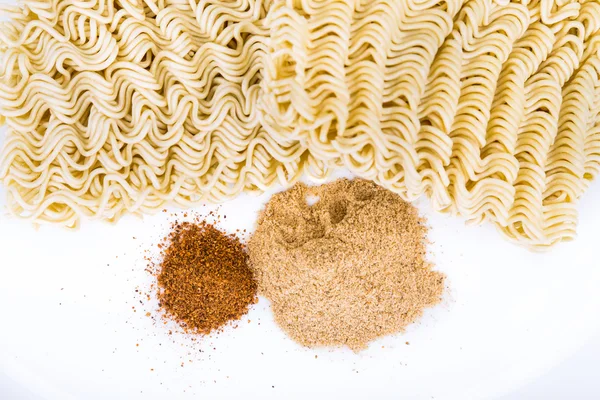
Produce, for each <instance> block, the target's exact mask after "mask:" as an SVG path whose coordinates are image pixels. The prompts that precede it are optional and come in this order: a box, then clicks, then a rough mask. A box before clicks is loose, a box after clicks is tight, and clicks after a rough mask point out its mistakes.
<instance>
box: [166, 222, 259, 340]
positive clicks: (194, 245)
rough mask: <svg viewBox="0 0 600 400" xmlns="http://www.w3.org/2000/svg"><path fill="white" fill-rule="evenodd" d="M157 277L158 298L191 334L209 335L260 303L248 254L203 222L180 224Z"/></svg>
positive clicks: (224, 235) (226, 236)
mask: <svg viewBox="0 0 600 400" xmlns="http://www.w3.org/2000/svg"><path fill="white" fill-rule="evenodd" d="M172 228H173V230H172V232H171V234H170V235H169V237H168V240H169V242H170V244H169V246H168V247H167V249H166V250H165V252H164V258H163V261H162V263H161V265H160V272H159V274H158V287H159V292H158V300H159V303H160V307H161V308H162V309H163V310H164V311H165V313H166V314H167V316H169V317H171V318H173V319H174V320H175V321H177V322H178V323H179V324H180V325H181V326H182V327H183V328H184V329H185V330H186V331H187V332H189V333H198V334H209V333H210V332H211V331H213V330H216V329H219V328H221V327H222V326H224V325H225V324H226V323H227V322H229V321H232V320H237V319H239V318H240V317H242V316H243V315H244V314H246V313H247V312H248V309H249V306H250V305H251V304H253V303H255V302H256V301H257V297H256V291H257V285H256V281H255V280H254V277H253V275H252V270H251V269H250V268H249V266H248V255H247V253H246V252H245V249H244V246H243V245H242V243H241V242H240V240H239V239H238V238H237V237H236V236H235V235H227V234H225V233H224V232H221V231H220V230H219V229H217V228H216V227H214V226H213V225H211V224H209V223H206V222H201V223H198V224H193V223H189V222H183V223H175V224H174V225H173V227H172Z"/></svg>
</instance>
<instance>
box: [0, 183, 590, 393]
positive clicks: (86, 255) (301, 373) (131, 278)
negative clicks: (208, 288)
mask: <svg viewBox="0 0 600 400" xmlns="http://www.w3.org/2000/svg"><path fill="white" fill-rule="evenodd" d="M0 196H3V193H0ZM0 198H3V197H0ZM267 199H268V195H264V196H261V197H260V198H252V197H248V196H243V197H240V198H238V199H237V200H235V201H232V202H230V203H227V204H225V205H224V206H223V207H222V208H221V214H226V215H227V220H226V221H227V222H226V223H225V227H226V228H228V229H236V228H242V229H243V228H246V229H251V228H252V226H253V224H254V220H255V216H256V213H257V211H258V210H259V209H260V207H261V205H262V204H263V203H264V201H266V200H267ZM599 200H600V185H597V184H596V185H594V186H593V187H592V189H591V190H590V192H588V193H587V194H586V195H585V196H584V198H583V200H582V202H581V203H580V211H581V223H580V227H579V234H580V235H579V238H578V239H577V240H576V241H574V242H572V243H565V244H562V245H559V246H558V247H557V248H555V249H554V250H553V251H552V252H549V253H545V254H535V253H531V252H528V251H527V250H524V249H521V248H519V247H517V246H515V245H512V244H509V243H507V242H505V241H504V240H502V239H501V238H500V236H499V235H498V234H497V233H496V232H495V230H494V229H493V228H492V227H491V226H489V225H486V226H483V227H465V226H464V224H463V221H462V220H461V219H459V218H453V217H449V216H443V215H438V214H435V213H431V212H430V210H429V208H428V207H427V204H426V201H422V202H421V203H420V204H419V206H420V208H421V210H422V211H423V213H424V214H425V215H427V216H428V218H429V221H430V224H431V226H432V230H431V234H430V237H431V239H432V240H433V241H434V244H433V245H432V247H431V250H432V254H433V256H432V258H433V259H434V261H435V263H436V264H437V266H438V268H439V269H440V270H442V271H444V272H445V273H446V274H447V275H448V281H447V283H448V288H449V289H448V292H447V294H446V298H445V301H444V303H443V304H442V305H440V306H438V307H436V308H434V309H432V310H430V311H428V312H427V314H426V316H425V317H424V318H423V319H422V321H421V322H419V323H417V324H415V325H414V326H412V327H411V328H410V329H409V331H408V332H407V333H406V334H404V335H398V336H395V337H388V338H384V339H382V340H379V341H377V342H375V343H373V344H372V346H371V347H370V348H369V349H368V350H366V351H364V352H362V353H360V354H354V353H352V352H350V351H348V350H330V349H320V350H309V349H303V348H300V347H299V346H297V345H296V344H295V343H293V342H292V341H291V340H289V339H288V338H286V336H285V335H284V334H283V333H282V332H281V331H280V330H279V329H278V328H277V327H276V326H275V325H274V323H273V320H272V317H271V313H270V311H269V308H268V302H267V301H266V300H265V299H261V301H260V303H259V304H258V305H257V306H256V307H254V309H253V310H252V311H251V312H250V314H249V315H248V318H247V319H250V320H251V322H250V323H248V322H247V321H246V319H244V321H243V322H241V323H240V324H239V327H238V328H237V329H228V330H227V331H226V332H225V333H223V334H221V335H218V336H215V337H211V338H206V339H202V340H200V341H198V342H195V343H194V342H192V341H191V340H190V339H189V338H186V337H184V336H180V335H176V334H175V335H172V336H170V335H169V334H168V331H169V329H170V328H169V327H168V326H163V325H153V324H152V320H151V319H150V318H147V317H145V316H144V314H145V313H146V311H147V310H150V309H151V308H152V307H153V306H155V305H154V304H151V305H146V306H144V305H142V304H140V303H139V296H138V295H137V294H136V293H135V290H136V288H138V287H140V288H146V287H148V286H149V285H150V284H151V283H152V277H151V276H150V275H149V274H148V273H147V272H145V271H144V268H145V266H146V264H145V262H144V260H143V256H144V255H145V253H144V250H145V249H150V248H152V245H153V244H155V243H156V242H157V241H158V239H159V238H160V237H161V236H162V235H164V234H165V233H166V232H167V226H168V224H167V222H168V221H169V220H170V217H169V214H165V213H159V214H158V215H156V216H152V217H146V218H145V219H144V220H141V219H135V218H133V217H127V218H125V219H124V220H122V221H121V222H120V223H119V224H118V225H117V226H110V225H106V224H102V223H98V222H87V223H84V225H83V228H82V229H81V230H79V231H76V232H68V231H65V230H62V229H60V228H55V227H42V228H41V229H39V230H37V231H36V230H35V229H34V228H33V227H31V226H30V225H28V224H27V223H23V222H22V221H18V220H14V219H12V218H7V217H4V216H0V245H1V250H2V251H1V257H2V258H1V259H0V262H1V264H0V274H1V279H0V315H1V316H2V327H3V329H1V330H0V373H3V374H5V375H7V376H8V378H9V379H11V380H13V381H14V382H15V384H16V385H20V386H22V387H24V388H27V390H29V391H31V392H33V393H34V394H36V395H41V396H42V398H44V399H69V398H77V399H79V398H85V399H105V398H109V397H115V398H133V399H135V398H145V399H147V398H157V399H158V398H164V397H165V396H172V397H173V398H192V397H202V396H204V397H205V398H210V399H213V398H237V397H241V396H242V395H243V396H244V397H246V398H259V397H260V398H263V399H269V398H273V399H275V398H304V397H306V395H308V394H311V395H314V394H319V395H320V396H322V397H325V396H331V395H335V396H336V397H342V396H344V397H347V398H365V397H366V396H369V397H370V396H377V397H380V398H399V397H400V398H411V399H430V398H431V397H434V398H436V399H461V400H462V399H466V398H468V399H484V398H497V397H500V396H502V395H506V394H508V393H510V392H511V391H514V390H516V389H518V388H519V387H520V386H522V385H523V384H526V383H529V382H531V381H532V380H533V379H535V378H536V377H538V376H541V375H543V374H544V373H546V372H548V371H549V370H550V369H551V368H553V367H554V366H556V365H558V364H559V363H560V362H561V361H563V360H565V359H566V358H567V357H568V356H570V355H572V354H573V353H575V352H576V351H577V350H578V348H579V347H581V346H582V345H583V344H584V343H585V341H586V340H588V339H589V338H590V337H592V336H593V335H595V334H596V333H597V332H598V331H600V329H599V328H600V317H599V316H600V312H599V311H600V291H598V289H597V288H598V287H599V286H600V268H599V267H600V265H599V260H600V257H599V256H600V251H599V248H598V245H599V244H598V234H599V233H600V212H598V208H597V204H598V201H599ZM198 211H201V212H206V211H207V209H206V208H199V209H198ZM134 238H135V239H134ZM133 306H135V307H136V312H133V310H132V307H133ZM259 322H260V325H259V324H258V323H259ZM407 341H408V342H410V345H406V344H405V342H407ZM136 344H139V346H136ZM315 356H317V358H316V357H315ZM190 360H191V362H190ZM182 362H183V363H184V366H183V367H182V366H181V363H182ZM151 369H154V371H151Z"/></svg>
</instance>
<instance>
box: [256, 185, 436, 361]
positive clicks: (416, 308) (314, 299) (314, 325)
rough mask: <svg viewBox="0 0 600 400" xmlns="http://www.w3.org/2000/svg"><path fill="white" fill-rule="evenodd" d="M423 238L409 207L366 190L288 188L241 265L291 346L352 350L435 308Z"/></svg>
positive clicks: (269, 209) (268, 211)
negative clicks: (248, 268) (248, 270)
mask: <svg viewBox="0 0 600 400" xmlns="http://www.w3.org/2000/svg"><path fill="white" fill-rule="evenodd" d="M315 201H316V203H314V202H315ZM313 203H314V204H313ZM311 204H312V205H311ZM426 233H427V227H426V226H425V221H424V219H423V218H421V217H419V214H418V211H417V209H416V208H415V207H413V206H412V205H410V204H409V203H407V202H405V201H403V200H402V199H401V198H400V197H399V196H398V195H396V194H394V193H392V192H390V191H388V190H386V189H383V188H381V187H379V186H377V185H376V184H374V183H372V182H369V181H365V180H360V179H357V180H346V179H343V180H339V181H336V182H333V183H331V184H328V185H324V186H320V187H308V186H306V185H304V184H297V185H296V186H294V187H293V188H291V189H290V190H288V191H286V192H282V193H279V194H276V195H274V196H273V198H272V199H271V200H270V201H269V203H268V204H267V205H266V207H265V209H264V210H263V212H262V213H261V215H260V217H259V221H258V227H257V229H256V232H255V233H254V235H253V236H252V238H251V239H250V241H249V244H248V249H249V254H250V265H251V267H252V268H253V270H254V272H255V276H256V279H257V281H258V287H259V292H260V293H261V294H262V295H264V296H265V297H267V298H268V299H269V300H271V302H272V309H273V312H274V314H275V320H276V321H277V323H278V324H279V325H280V326H281V328H282V329H283V330H284V331H285V332H286V333H287V334H288V335H289V336H290V337H291V338H293V339H294V340H296V341H297V342H298V343H300V344H302V345H304V346H309V347H315V346H348V347H350V348H351V349H353V350H355V351H358V350H361V349H363V348H365V347H366V346H367V344H368V343H369V342H370V341H372V340H374V339H376V338H378V337H380V336H384V335H388V334H393V333H397V332H401V331H403V330H404V328H405V327H406V326H407V325H409V324H410V323H412V322H414V321H415V320H416V319H417V318H418V317H420V316H421V314H422V311H423V309H424V308H426V307H430V306H433V305H435V304H437V303H439V302H440V300H441V295H442V292H443V287H444V276H443V275H442V274H441V273H439V272H436V271H433V270H432V265H431V264H430V263H428V262H427V261H426V257H425V256H426Z"/></svg>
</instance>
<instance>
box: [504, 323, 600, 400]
mask: <svg viewBox="0 0 600 400" xmlns="http://www.w3.org/2000/svg"><path fill="white" fill-rule="evenodd" d="M598 361H600V334H598V335H596V336H595V337H594V338H593V339H592V340H591V341H590V342H589V343H587V344H586V345H585V346H584V347H583V348H581V350H579V351H578V352H577V353H576V354H574V355H573V356H571V357H569V358H568V359H567V360H565V362H563V363H562V364H560V365H559V366H557V367H556V368H554V369H552V370H551V371H550V372H548V373H547V374H545V375H543V376H542V377H540V378H539V379H536V380H534V381H533V382H532V383H530V384H528V385H525V386H524V387H523V388H520V389H518V390H516V391H515V392H513V393H512V394H510V395H508V396H506V397H505V398H503V399H502V400H522V399H531V400H538V399H539V400H564V399H577V400H597V399H598V398H600V369H599V368H598Z"/></svg>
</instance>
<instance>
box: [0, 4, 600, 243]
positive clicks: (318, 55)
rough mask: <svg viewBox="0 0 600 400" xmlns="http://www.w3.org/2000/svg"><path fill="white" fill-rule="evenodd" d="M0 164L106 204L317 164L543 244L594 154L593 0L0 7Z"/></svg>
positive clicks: (570, 233) (65, 194)
mask: <svg viewBox="0 0 600 400" xmlns="http://www.w3.org/2000/svg"><path fill="white" fill-rule="evenodd" d="M3 14H4V15H6V16H7V17H9V21H7V22H2V29H0V58H1V63H0V114H1V115H2V116H3V117H4V118H5V120H6V125H8V133H7V136H6V140H5V144H4V148H3V150H2V153H1V155H0V181H2V183H3V184H4V186H5V187H6V188H7V192H8V206H9V208H10V209H11V210H12V212H14V213H15V214H17V215H19V216H21V217H25V218H28V219H31V220H33V221H35V222H47V223H55V224H61V225H65V226H69V227H75V226H77V225H78V224H79V223H80V221H81V218H82V217H84V216H85V217H91V218H99V219H105V220H110V221H116V220H118V219H119V217H121V216H122V215H123V214H125V213H137V214H140V213H151V212H154V211H156V210H158V209H160V208H161V207H163V206H164V205H165V204H168V203H174V204H176V205H178V206H181V207H191V206H193V205H194V204H196V203H197V202H199V201H211V202H220V201H224V200H226V199H229V198H232V197H234V196H236V195H238V194H239V193H241V192H243V191H246V192H247V191H264V190H266V189H267V188H269V187H271V186H272V185H274V184H277V183H278V184H282V185H289V184H292V183H293V182H295V181H296V180H297V179H299V178H300V177H301V176H302V175H303V174H308V175H309V176H312V177H314V178H323V177H326V176H327V174H328V173H329V172H331V171H332V170H333V169H335V168H339V167H345V168H347V169H349V170H350V171H352V172H353V173H354V174H356V175H358V176H360V177H363V178H367V179H371V180H374V181H375V182H377V183H378V184H380V185H382V186H384V187H386V188H388V189H390V190H392V191H394V192H396V193H398V194H399V195H400V196H402V197H403V198H404V199H406V200H409V201H410V200H414V199H416V198H418V197H419V196H422V195H424V194H425V195H427V196H429V197H430V198H431V201H432V204H433V206H434V208H435V209H436V210H438V211H442V212H450V213H453V214H456V215H461V216H463V217H465V218H466V219H467V220H468V221H469V222H471V223H477V224H480V223H483V222H485V221H489V222H491V223H493V224H495V225H496V226H497V227H498V229H499V231H500V232H501V233H502V234H503V235H504V236H505V237H507V238H508V239H510V240H513V241H515V242H517V243H519V244H523V245H526V246H528V247H531V248H546V247H549V246H552V245H554V244H556V243H558V242H560V241H564V240H570V239H572V238H573V237H574V236H575V233H576V225H577V211H576V204H577V200H578V198H579V197H580V196H581V195H582V194H583V193H584V191H585V190H586V189H587V187H588V186H589V184H590V182H591V181H592V180H593V179H594V178H595V177H596V175H597V174H598V173H599V171H600V3H598V2H597V1H595V0H578V1H576V0H518V1H517V0H513V1H500V0H445V1H440V0H352V1H350V0H349V1H346V0H230V1H224V0H199V1H195V0H194V1H186V0H158V1H154V0H36V1H34V0H25V1H24V2H23V3H22V5H20V6H4V7H3Z"/></svg>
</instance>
